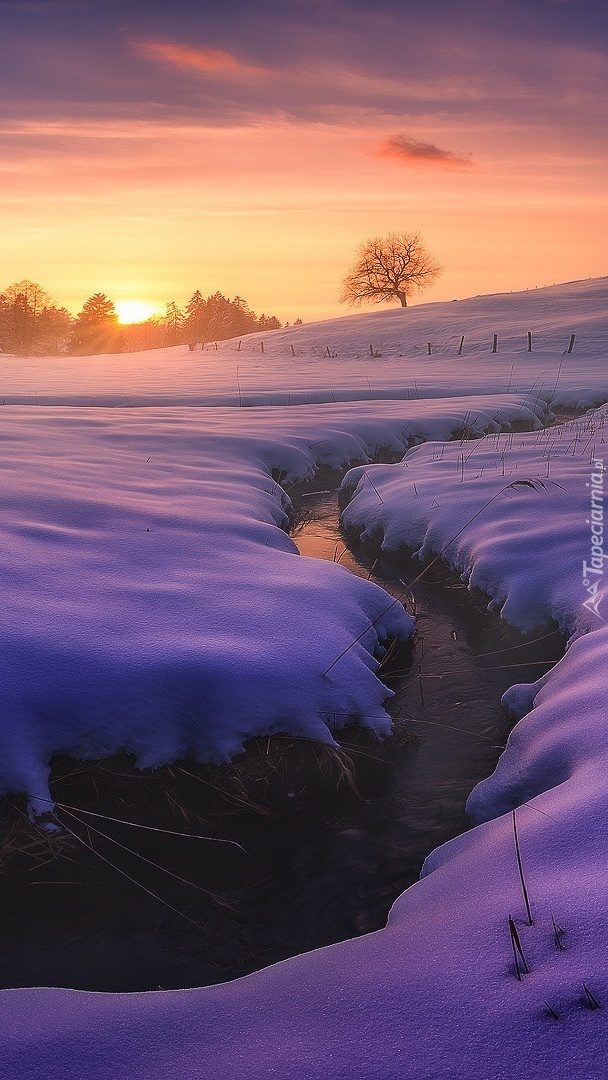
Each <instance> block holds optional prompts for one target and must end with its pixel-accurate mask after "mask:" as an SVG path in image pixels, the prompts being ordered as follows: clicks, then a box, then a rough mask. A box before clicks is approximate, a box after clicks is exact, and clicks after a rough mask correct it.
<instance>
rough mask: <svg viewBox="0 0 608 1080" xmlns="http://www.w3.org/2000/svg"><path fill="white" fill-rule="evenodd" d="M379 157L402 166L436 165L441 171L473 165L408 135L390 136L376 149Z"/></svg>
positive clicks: (462, 157)
mask: <svg viewBox="0 0 608 1080" xmlns="http://www.w3.org/2000/svg"><path fill="white" fill-rule="evenodd" d="M376 154H377V155H378V156H379V157H390V158H394V159H395V160H397V161H399V162H401V163H402V164H404V165H412V166H414V167H415V166H418V165H437V166H439V167H440V168H443V169H470V168H473V166H474V163H473V161H472V160H471V158H469V157H465V156H463V155H461V154H455V153H454V152H453V151H452V150H442V149H441V148H440V147H439V146H435V145H434V143H425V142H418V140H417V139H412V138H410V136H409V135H402V134H399V133H398V134H396V135H390V136H389V137H388V139H386V140H385V141H384V142H383V143H381V145H380V146H379V147H378V148H377V149H376Z"/></svg>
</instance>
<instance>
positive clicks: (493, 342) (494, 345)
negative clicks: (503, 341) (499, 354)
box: [492, 334, 498, 352]
mask: <svg viewBox="0 0 608 1080" xmlns="http://www.w3.org/2000/svg"><path fill="white" fill-rule="evenodd" d="M497 348H498V334H494V337H493V338H492V352H496V350H497Z"/></svg>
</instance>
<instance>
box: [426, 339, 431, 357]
mask: <svg viewBox="0 0 608 1080" xmlns="http://www.w3.org/2000/svg"><path fill="white" fill-rule="evenodd" d="M426 351H427V353H428V354H429V356H430V355H431V343H430V341H427V343H426Z"/></svg>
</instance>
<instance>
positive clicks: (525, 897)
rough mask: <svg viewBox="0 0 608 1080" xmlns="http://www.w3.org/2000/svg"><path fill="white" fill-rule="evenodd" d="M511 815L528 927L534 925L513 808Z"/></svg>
mask: <svg viewBox="0 0 608 1080" xmlns="http://www.w3.org/2000/svg"><path fill="white" fill-rule="evenodd" d="M511 814H512V818H513V836H514V838H515V852H516V854H517V867H518V870H519V880H520V881H521V891H522V893H523V896H524V903H525V905H526V912H527V914H528V926H533V925H534V920H533V919H532V912H531V910H530V899H529V897H528V890H527V888H526V879H525V877H524V868H523V865H522V861H521V851H520V850H519V837H518V835H517V818H516V816H515V807H513V810H512V811H511Z"/></svg>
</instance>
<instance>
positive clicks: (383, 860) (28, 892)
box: [0, 492, 562, 991]
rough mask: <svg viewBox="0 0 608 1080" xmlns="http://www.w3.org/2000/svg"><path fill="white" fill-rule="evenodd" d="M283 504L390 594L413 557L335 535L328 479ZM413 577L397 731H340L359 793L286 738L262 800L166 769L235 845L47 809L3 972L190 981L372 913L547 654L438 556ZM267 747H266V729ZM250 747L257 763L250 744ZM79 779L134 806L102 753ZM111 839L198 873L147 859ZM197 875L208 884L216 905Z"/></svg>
mask: <svg viewBox="0 0 608 1080" xmlns="http://www.w3.org/2000/svg"><path fill="white" fill-rule="evenodd" d="M300 503H301V505H302V506H303V507H305V508H306V513H305V515H304V518H303V524H302V525H301V526H300V527H299V529H298V531H297V534H296V537H295V539H296V542H297V544H298V546H299V548H300V551H301V552H302V553H303V554H304V555H307V556H314V557H315V558H323V559H332V558H334V557H336V556H337V555H338V556H339V557H340V561H341V562H342V563H343V564H345V565H347V566H348V567H350V569H351V570H352V571H353V572H354V573H356V574H360V575H362V576H365V577H371V578H372V580H374V581H376V582H378V583H379V584H381V585H383V586H384V587H385V588H386V589H388V591H389V592H392V593H393V595H400V594H402V593H403V584H402V582H403V581H405V582H407V581H411V580H413V578H415V577H416V576H417V575H418V574H419V573H420V570H421V564H420V563H419V562H418V561H416V560H410V559H407V558H403V559H400V560H399V562H390V561H389V560H379V561H378V562H376V563H375V564H374V559H375V556H374V554H373V553H365V552H357V553H353V552H350V551H347V550H346V549H345V544H344V541H343V538H342V536H341V534H340V529H339V521H338V510H337V498H336V494H335V492H334V493H332V492H329V493H327V492H325V493H324V492H317V493H313V494H308V493H307V494H305V495H304V496H302V497H301V499H300ZM372 566H373V570H371V567H372ZM414 592H415V604H416V613H417V630H416V635H415V638H414V640H413V641H412V643H410V644H408V645H407V646H404V647H402V648H401V649H400V651H399V653H398V655H396V656H395V657H394V658H393V659H392V662H391V664H389V665H388V667H387V670H386V672H385V678H386V682H387V685H388V686H390V688H391V689H392V690H393V691H394V694H395V696H394V698H393V699H392V702H391V704H390V707H389V708H390V711H391V713H392V715H393V716H394V717H395V718H397V720H396V728H397V732H398V735H397V737H396V738H394V739H392V740H390V741H389V743H388V744H387V745H386V746H379V745H375V744H374V742H373V740H371V739H370V738H369V737H362V736H361V734H360V733H358V732H357V731H356V730H355V729H348V730H346V731H345V732H344V733H343V738H342V742H343V745H344V747H345V749H346V751H347V752H348V754H349V755H350V757H351V760H352V762H353V763H354V768H355V773H356V777H357V782H358V785H359V788H360V795H359V796H356V795H355V794H354V792H353V791H352V790H351V789H350V788H349V787H348V785H345V784H342V785H341V786H340V787H339V789H338V790H336V783H335V780H331V779H330V781H329V783H328V784H327V785H326V786H325V788H323V786H321V788H319V789H318V790H317V788H315V779H314V776H313V775H312V773H314V770H311V768H310V763H309V764H308V766H305V767H303V768H300V770H299V771H298V770H295V771H294V772H293V775H291V774H290V769H292V765H291V764H290V762H289V754H290V752H291V750H289V748H288V749H287V750H286V754H285V760H286V761H287V765H286V766H285V769H284V776H283V781H282V788H281V790H280V791H279V793H278V795H277V796H276V798H274V799H273V800H270V803H269V804H266V805H265V806H263V807H262V809H263V812H262V813H259V812H254V810H253V809H252V807H251V805H250V803H249V802H248V801H247V800H248V799H249V796H250V795H251V787H252V784H251V783H250V784H249V787H248V789H247V792H248V794H247V799H245V800H244V801H243V800H241V801H239V800H238V799H234V800H232V801H230V800H228V801H227V802H226V801H225V800H223V799H222V798H221V797H219V796H217V789H216V787H214V785H215V784H217V780H218V775H219V770H217V769H215V770H213V771H212V773H209V772H207V771H205V769H204V768H200V767H199V768H197V767H195V766H194V767H193V766H184V768H183V769H182V767H181V766H179V767H177V768H176V769H173V770H167V772H168V773H170V774H171V776H172V778H173V780H174V781H175V783H176V785H177V786H178V787H179V799H180V800H181V802H182V804H183V805H186V804H187V803H190V804H196V806H197V808H198V811H199V813H200V814H201V816H202V817H203V818H204V820H205V827H204V828H203V829H202V830H198V831H204V832H205V833H207V834H208V835H212V836H218V837H227V838H230V839H232V840H233V841H236V842H237V843H238V844H240V845H241V848H237V847H234V846H224V845H217V844H214V845H211V844H205V843H204V842H203V841H194V840H186V839H183V838H179V837H171V836H166V835H163V834H153V833H142V832H141V830H133V829H130V828H128V827H126V826H120V825H116V824H111V823H109V822H105V821H103V820H102V819H93V818H88V819H84V818H83V817H82V816H78V814H77V815H76V817H73V816H72V817H70V816H66V815H67V814H68V812H67V811H64V812H62V813H63V818H62V820H63V822H64V824H65V825H66V827H69V828H70V829H72V831H73V832H74V833H75V834H76V836H77V837H79V839H77V840H76V839H74V842H73V844H72V846H71V847H69V848H68V850H67V852H66V853H65V854H64V855H62V856H61V857H58V856H57V854H56V852H54V853H52V854H51V855H50V856H49V859H50V861H48V862H44V860H43V859H42V858H41V859H40V861H39V865H36V866H35V868H32V866H31V865H27V866H26V865H21V864H20V863H19V860H17V863H16V866H14V865H13V864H11V865H12V866H13V872H11V874H10V875H5V876H3V877H0V900H1V902H2V912H3V916H2V920H0V972H1V975H0V982H1V983H2V985H3V986H5V987H9V986H27V985H52V986H71V987H77V988H82V989H96V990H107V991H119V990H121V991H128V990H144V989H157V988H161V987H162V988H164V989H167V988H174V987H183V986H198V985H205V984H208V983H214V982H220V981H223V980H226V979H231V978H234V977H237V976H239V975H243V974H247V973H248V972H250V971H253V970H255V969H257V968H260V967H263V966H265V965H267V964H269V963H272V962H274V961H276V960H279V959H282V958H284V957H286V956H289V955H293V954H295V953H299V952H303V951H305V950H307V949H311V948H316V947H318V946H321V945H324V944H328V943H329V942H332V941H338V940H341V939H344V938H347V937H353V936H355V935H357V934H360V933H365V932H367V931H370V930H374V929H378V928H380V927H381V926H383V925H384V923H385V921H386V917H387V914H388V911H389V908H390V905H391V903H392V901H393V900H394V899H395V897H396V896H398V895H399V893H400V892H402V891H403V889H405V888H406V887H407V886H409V885H411V884H412V883H413V882H414V881H415V880H416V879H417V877H418V875H419V873H420V868H421V865H422V862H423V860H424V858H425V857H426V855H427V854H428V853H429V852H430V851H431V850H432V849H433V848H434V847H436V846H437V845H438V844H440V843H443V842H445V841H446V840H448V839H449V838H451V837H452V836H454V835H456V834H457V833H460V832H462V831H463V830H464V829H466V828H467V827H468V824H467V821H466V817H465V814H464V803H465V800H466V797H467V795H468V793H469V791H470V790H471V788H472V787H473V786H474V784H475V783H476V782H477V781H478V780H480V779H481V778H482V777H484V776H487V775H488V773H489V772H491V770H492V768H493V766H494V764H495V762H496V760H497V757H498V755H499V753H500V749H501V747H502V746H503V745H504V742H505V740H506V737H507V734H508V727H507V725H506V722H505V719H504V717H503V714H502V710H501V707H500V696H501V694H502V693H503V692H504V690H505V689H506V688H507V687H508V686H510V685H511V684H512V683H514V682H530V681H533V680H535V679H537V678H538V677H539V676H540V675H541V674H544V673H545V672H546V671H547V669H548V668H549V667H550V666H551V664H552V663H553V662H555V661H556V660H557V659H559V657H560V655H561V653H562V642H561V639H560V636H559V634H558V633H557V632H556V631H554V632H545V634H544V635H543V637H542V640H540V641H526V640H525V639H524V638H522V637H521V636H520V635H519V634H517V633H516V632H515V631H513V630H511V629H510V628H509V627H507V626H506V625H505V624H504V623H501V622H500V620H499V619H498V618H497V617H496V616H494V615H489V614H488V613H487V611H485V601H484V599H483V597H481V596H475V595H474V594H473V595H472V594H470V593H468V592H467V590H466V589H465V588H464V587H463V586H462V584H461V583H460V582H459V580H458V579H457V578H455V577H454V576H453V575H451V574H450V573H449V572H448V571H447V570H446V568H445V567H444V566H441V565H440V564H437V565H435V566H434V567H433V568H432V570H431V571H430V573H429V575H428V577H427V576H425V577H424V578H423V579H422V581H421V582H419V583H418V585H416V587H415V590H414ZM258 751H259V748H258ZM268 753H269V758H268V761H269V762H270V761H271V760H272V759H271V756H270V744H269V745H268ZM258 756H259V759H260V760H261V761H262V762H263V760H264V754H263V750H262V751H259V754H258ZM62 769H63V770H64V771H65V776H64V777H63V778H60V777H59V773H60V772H61V771H62ZM184 770H185V771H184ZM271 771H272V770H271V768H270V766H269V768H268V769H267V770H266V772H265V773H262V774H260V777H259V783H260V784H263V785H266V787H267V786H268V785H269V784H270V785H271V786H272V783H273V778H272V777H271V779H270V780H268V775H269V773H270V772H271ZM55 776H56V778H57V781H56V788H55V789H54V791H55V797H56V798H58V799H59V800H60V801H64V802H65V803H67V804H68V805H71V806H82V805H84V802H83V798H84V794H83V790H82V784H83V783H84V781H83V780H82V779H81V774H80V773H79V772H78V769H74V766H73V765H70V764H69V763H65V762H58V763H55ZM85 779H86V782H87V783H89V786H90V783H91V782H92V783H93V784H94V786H95V791H96V798H97V802H96V803H95V808H96V809H100V808H102V809H103V811H104V812H106V813H109V814H111V815H113V816H115V817H127V818H132V817H136V819H137V820H140V821H141V820H144V819H145V813H144V811H143V810H141V808H138V806H137V805H136V801H134V800H137V798H141V796H137V795H136V796H134V793H133V788H137V789H138V788H139V785H138V784H137V781H136V782H135V783H133V782H131V784H130V787H129V785H128V784H126V786H125V782H124V781H123V788H122V789H121V788H120V784H119V785H118V786H119V790H118V797H117V792H116V784H117V781H116V778H115V777H114V776H112V773H111V769H108V768H105V773H104V766H103V764H101V765H100V766H98V767H97V769H96V772H95V774H94V778H93V779H92V781H91V780H90V777H88V774H87V777H85ZM256 782H258V781H256V780H255V779H254V781H253V786H255V783H256ZM146 783H148V782H147V781H145V782H144V785H143V789H144V790H145V785H146ZM220 786H221V784H220ZM57 792H59V794H57ZM60 796H61V798H60ZM151 802H152V803H153V802H154V797H152V799H151ZM90 805H91V804H90V803H89V806H90ZM140 811H141V812H140ZM137 814H139V816H137ZM150 814H151V817H150V820H155V818H154V816H153V812H152V811H150ZM85 820H86V822H87V825H88V826H89V828H88V829H87V828H86V826H85V825H84V824H83V821H85ZM174 820H175V821H176V823H174V824H173V825H172V827H173V828H175V829H177V830H179V829H180V827H184V828H185V826H183V824H182V826H180V824H179V813H178V812H177V811H176V813H175V815H174ZM95 830H98V831H95ZM102 834H105V837H104V835H102ZM107 837H111V838H112V840H110V839H107ZM112 841H114V842H112ZM116 842H118V843H119V844H123V845H125V846H127V847H129V848H131V849H132V850H133V851H137V852H138V853H139V855H143V857H144V858H147V859H149V860H152V861H153V862H156V863H158V864H160V865H162V866H163V867H165V868H167V869H169V870H170V871H171V872H172V873H173V874H178V875H179V876H180V877H182V878H184V879H187V881H188V882H193V884H194V886H197V887H196V888H195V887H193V885H190V884H186V883H184V882H180V881H178V880H176V878H173V877H168V876H167V875H166V874H163V873H161V872H160V871H156V870H154V869H153V868H152V867H150V865H149V863H144V862H142V861H141V859H139V858H138V857H136V856H135V855H132V854H130V853H129V852H125V851H124V849H123V848H120V847H117V844H116ZM85 844H86V845H88V846H84V845H85ZM52 851H53V849H52ZM125 875H129V877H128V878H127V877H126V876H125ZM129 879H133V880H129ZM201 889H207V890H212V891H215V892H216V893H218V894H219V895H220V897H221V899H222V903H218V902H216V901H215V900H213V899H210V898H209V897H208V896H206V895H205V894H204V893H202V892H201V891H200V890H201ZM145 890H148V891H145ZM151 893H154V894H156V897H161V898H162V900H163V901H164V903H161V902H159V900H158V899H155V898H154V896H152V895H151ZM167 905H170V907H168V906H167Z"/></svg>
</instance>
